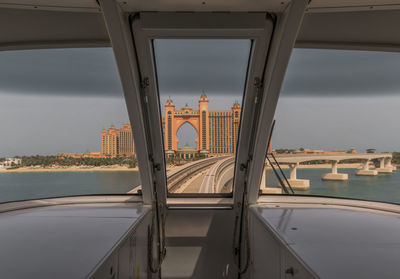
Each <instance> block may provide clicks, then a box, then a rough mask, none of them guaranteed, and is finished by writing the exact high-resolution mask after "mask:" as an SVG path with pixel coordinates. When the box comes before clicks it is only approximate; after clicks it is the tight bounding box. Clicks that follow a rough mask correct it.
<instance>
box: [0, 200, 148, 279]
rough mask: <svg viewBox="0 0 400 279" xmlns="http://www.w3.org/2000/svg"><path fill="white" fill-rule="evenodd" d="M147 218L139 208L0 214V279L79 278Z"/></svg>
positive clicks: (60, 208) (89, 207)
mask: <svg viewBox="0 0 400 279" xmlns="http://www.w3.org/2000/svg"><path fill="white" fill-rule="evenodd" d="M147 213H149V209H148V208H146V207H143V205H142V204H140V203H137V204H132V203H131V204H127V203H96V204H79V205H78V204H76V205H58V206H46V207H41V208H34V209H25V210H16V211H12V212H8V213H2V214H0V243H1V244H0V246H1V249H0V270H1V277H2V278H84V277H86V276H88V275H89V274H90V273H91V272H92V271H94V270H95V269H96V268H97V266H99V265H100V264H101V263H102V262H103V260H104V259H105V258H107V256H108V255H110V254H111V253H113V251H114V249H115V248H116V247H118V245H119V244H120V242H121V241H122V240H123V239H124V238H125V236H126V235H127V234H128V233H129V232H130V231H132V230H133V228H134V227H135V226H136V225H137V224H138V222H139V220H141V219H142V218H143V217H144V216H145V215H146V214H147ZM114 268H115V269H116V268H117V266H114ZM107 272H109V271H107Z"/></svg>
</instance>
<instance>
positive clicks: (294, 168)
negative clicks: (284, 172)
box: [289, 163, 299, 180]
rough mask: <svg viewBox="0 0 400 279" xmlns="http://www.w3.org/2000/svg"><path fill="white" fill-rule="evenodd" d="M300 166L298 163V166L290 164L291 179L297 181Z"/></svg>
mask: <svg viewBox="0 0 400 279" xmlns="http://www.w3.org/2000/svg"><path fill="white" fill-rule="evenodd" d="M298 166H299V164H298V163H296V164H290V165H289V167H290V179H291V180H295V179H297V167H298Z"/></svg>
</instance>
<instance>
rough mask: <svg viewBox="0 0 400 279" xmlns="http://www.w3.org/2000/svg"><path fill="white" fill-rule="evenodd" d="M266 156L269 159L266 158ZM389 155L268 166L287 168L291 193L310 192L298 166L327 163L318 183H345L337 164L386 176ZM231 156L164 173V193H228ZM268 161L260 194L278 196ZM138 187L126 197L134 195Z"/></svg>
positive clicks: (289, 160) (296, 159) (297, 159)
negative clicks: (356, 165) (374, 165)
mask: <svg viewBox="0 0 400 279" xmlns="http://www.w3.org/2000/svg"><path fill="white" fill-rule="evenodd" d="M269 156H270V155H269ZM392 157H393V156H392V154H391V153H364V154H362V153H360V154H279V155H276V156H275V159H276V162H275V161H274V160H271V162H272V164H274V165H275V164H277V163H279V165H288V166H289V169H290V176H289V178H288V182H289V184H290V185H291V187H292V188H293V189H294V190H307V189H309V188H310V180H308V179H298V178H297V169H298V168H299V166H300V164H301V163H304V162H312V161H325V162H331V165H332V171H331V172H330V173H325V174H323V175H322V180H333V181H345V180H348V174H346V173H339V172H338V165H339V162H345V161H348V160H358V161H361V162H362V167H361V168H360V169H357V170H356V172H355V174H356V175H366V176H375V175H378V174H388V173H392V172H393V171H394V170H396V167H395V166H393V165H392V163H391V161H392ZM372 160H379V167H378V168H371V166H370V165H371V162H372ZM234 164H235V157H234V156H220V157H211V158H206V159H202V160H197V161H193V162H190V163H187V164H185V165H183V166H179V167H176V168H174V169H171V170H169V171H168V172H167V179H168V191H169V192H170V193H174V194H178V193H204V194H205V193H208V194H213V193H228V192H231V189H232V183H233V174H234ZM269 165H270V163H269V161H268V160H266V162H265V166H264V174H263V177H262V181H261V188H262V189H263V191H264V190H265V191H267V192H268V191H269V192H280V188H269V187H267V186H270V185H267V180H266V174H267V169H268V166H269ZM139 189H140V186H138V187H136V188H135V189H133V190H131V191H130V192H129V193H136V192H137V191H138V190H139Z"/></svg>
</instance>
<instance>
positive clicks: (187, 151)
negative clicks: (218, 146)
mask: <svg viewBox="0 0 400 279" xmlns="http://www.w3.org/2000/svg"><path fill="white" fill-rule="evenodd" d="M176 153H177V155H178V157H179V158H180V159H186V160H187V159H194V158H197V157H198V155H199V154H198V153H197V150H196V149H195V148H193V147H191V146H188V145H185V146H184V147H182V148H178V151H177V152H176Z"/></svg>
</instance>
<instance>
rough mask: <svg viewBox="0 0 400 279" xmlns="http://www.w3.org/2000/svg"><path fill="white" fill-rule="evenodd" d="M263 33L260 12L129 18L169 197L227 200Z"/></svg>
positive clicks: (265, 24)
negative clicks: (131, 19)
mask: <svg viewBox="0 0 400 279" xmlns="http://www.w3.org/2000/svg"><path fill="white" fill-rule="evenodd" d="M221 17H222V18H223V20H221ZM244 18H245V19H246V20H243V19H244ZM241 20H243V22H246V23H245V25H242V22H241ZM271 28H272V22H271V20H270V18H269V17H268V16H267V15H266V14H263V13H259V14H258V13H256V14H246V13H238V14H224V13H222V14H210V13H204V14H201V13H197V14H186V13H180V14H174V13H163V14H157V13H141V14H140V15H137V16H136V17H135V18H134V21H133V36H134V38H135V43H136V49H137V52H138V54H139V55H138V57H139V64H140V69H141V75H142V79H143V78H144V79H145V80H146V81H148V83H147V84H146V85H147V86H148V87H147V90H149V91H150V92H156V94H148V96H146V100H147V102H148V110H149V111H152V113H153V114H154V111H153V110H157V111H160V115H159V118H158V119H157V118H154V116H152V115H149V119H150V122H152V124H154V127H152V128H151V129H153V130H154V132H153V134H152V135H153V136H154V137H157V134H158V133H160V134H161V140H160V143H161V144H162V152H163V155H162V156H163V158H162V160H164V162H165V166H166V170H165V171H166V178H167V183H166V184H167V190H168V195H169V196H171V197H172V196H210V195H212V196H227V197H230V196H232V195H233V191H234V173H235V162H236V159H237V153H238V150H239V146H238V142H239V134H240V129H241V127H242V125H243V117H244V112H245V106H246V103H247V104H248V105H247V108H248V110H249V112H248V120H249V119H250V118H251V116H252V115H251V107H252V105H253V104H254V96H255V93H254V91H255V88H254V82H253V81H254V78H255V77H261V76H262V74H263V70H264V69H263V63H264V61H265V55H266V53H265V47H266V46H267V44H268V41H269V37H270V35H271ZM151 95H155V96H158V98H156V99H152V97H151ZM150 114H151V113H150ZM150 126H152V125H151V124H150ZM155 126H158V127H160V128H161V129H157V128H156V127H155ZM246 128H250V127H248V126H247V127H246ZM160 130H161V131H160ZM244 153H245V152H244ZM154 155H156V154H154Z"/></svg>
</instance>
